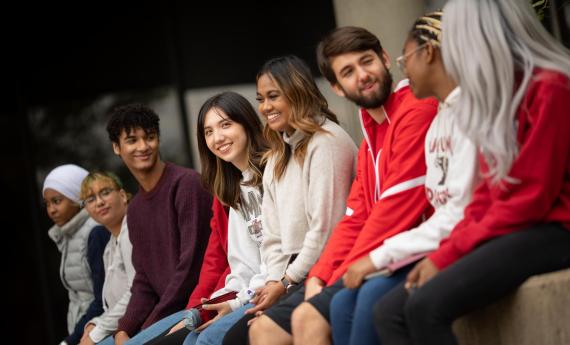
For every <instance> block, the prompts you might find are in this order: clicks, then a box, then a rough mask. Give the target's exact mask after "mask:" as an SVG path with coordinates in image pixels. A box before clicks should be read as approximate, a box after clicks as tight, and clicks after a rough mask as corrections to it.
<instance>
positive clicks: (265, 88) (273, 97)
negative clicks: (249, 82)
mask: <svg viewBox="0 0 570 345" xmlns="http://www.w3.org/2000/svg"><path fill="white" fill-rule="evenodd" d="M256 99H257V102H259V112H260V113H261V115H263V117H265V119H266V120H267V125H268V126H269V128H271V129H272V130H274V131H276V132H287V133H289V134H291V133H293V132H294V129H293V128H292V127H291V126H290V125H289V118H290V117H291V107H290V106H289V102H288V101H287V99H286V98H285V95H284V94H283V91H282V90H281V89H280V88H279V87H278V86H277V84H276V83H275V81H274V80H273V78H271V77H270V75H269V74H267V73H266V74H263V75H261V76H260V77H259V79H257V97H256Z"/></svg>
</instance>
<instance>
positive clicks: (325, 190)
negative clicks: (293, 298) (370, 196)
mask: <svg viewBox="0 0 570 345" xmlns="http://www.w3.org/2000/svg"><path fill="white" fill-rule="evenodd" d="M322 127H323V129H325V130H326V131H327V132H317V133H315V134H314V135H313V137H312V138H311V141H310V142H309V145H308V148H307V153H306V156H305V160H304V162H303V165H300V164H299V163H298V161H297V160H296V159H295V158H294V157H293V155H292V157H291V159H290V160H289V163H288V165H287V168H286V170H285V173H284V175H283V176H282V177H281V179H280V180H279V181H277V180H275V178H274V174H273V170H274V167H275V159H274V157H271V158H270V159H269V161H268V163H267V166H266V167H265V173H264V176H263V188H264V195H263V207H262V208H263V212H262V221H263V244H262V246H261V258H262V262H263V263H264V264H265V265H266V267H267V271H268V276H267V281H271V280H280V279H281V278H282V277H283V275H284V274H285V273H286V274H287V275H288V276H289V277H290V278H291V279H292V280H293V281H295V282H299V281H301V280H302V279H304V278H305V277H306V276H307V273H308V272H309V270H310V269H311V267H312V266H313V264H314V263H315V262H316V261H317V259H318V258H319V256H320V254H321V251H322V250H323V248H324V246H325V243H326V241H327V240H328V238H329V235H330V233H331V230H332V229H333V228H334V226H335V225H336V223H337V222H338V221H339V220H340V219H341V218H342V216H343V215H344V213H345V208H346V198H347V197H348V193H349V190H350V186H351V183H352V179H353V177H354V176H355V167H356V157H357V148H356V145H355V144H354V142H353V141H352V139H351V138H350V136H349V135H348V134H347V133H346V132H345V131H344V130H343V129H342V128H341V127H340V126H339V125H337V124H336V123H334V122H332V121H329V120H326V121H325V122H324V123H323V126H322ZM304 136H305V134H304V133H302V132H301V131H299V130H297V131H296V132H295V133H293V135H291V136H290V137H289V136H287V134H285V133H283V139H284V140H285V143H286V144H287V145H290V146H291V148H292V150H294V148H295V146H296V145H297V143H299V141H300V140H301V139H302V138H303V137H304ZM293 254H297V258H296V259H295V260H294V261H293V262H291V263H290V264H289V259H290V258H291V255H293Z"/></svg>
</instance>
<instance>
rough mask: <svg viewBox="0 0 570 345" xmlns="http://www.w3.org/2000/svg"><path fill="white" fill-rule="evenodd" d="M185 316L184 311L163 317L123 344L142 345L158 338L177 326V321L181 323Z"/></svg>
mask: <svg viewBox="0 0 570 345" xmlns="http://www.w3.org/2000/svg"><path fill="white" fill-rule="evenodd" d="M185 314H186V310H181V311H179V312H177V313H174V314H172V315H170V316H167V317H165V318H164V319H162V320H159V321H157V322H155V323H153V324H152V325H150V326H149V327H147V328H145V329H143V330H142V331H140V332H139V333H138V334H137V335H136V336H134V337H133V338H131V339H129V340H128V341H127V342H125V345H142V344H144V343H146V342H147V341H149V340H152V339H154V338H156V337H158V336H159V335H161V334H162V333H164V332H165V331H166V330H168V329H169V328H171V327H172V326H174V325H175V324H177V323H178V322H179V321H181V320H182V319H183V318H184V316H185Z"/></svg>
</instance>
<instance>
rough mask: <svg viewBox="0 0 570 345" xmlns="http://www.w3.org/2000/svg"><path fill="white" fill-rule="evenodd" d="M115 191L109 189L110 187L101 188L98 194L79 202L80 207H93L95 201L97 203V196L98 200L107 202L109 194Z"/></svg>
mask: <svg viewBox="0 0 570 345" xmlns="http://www.w3.org/2000/svg"><path fill="white" fill-rule="evenodd" d="M115 190H116V189H114V188H110V187H106V188H103V189H101V190H100V191H99V193H97V194H91V195H89V196H88V197H87V198H85V199H84V200H83V201H81V207H87V206H92V205H94V204H95V201H97V196H99V198H100V199H101V200H107V198H109V196H110V195H111V193H113V192H114V191H115Z"/></svg>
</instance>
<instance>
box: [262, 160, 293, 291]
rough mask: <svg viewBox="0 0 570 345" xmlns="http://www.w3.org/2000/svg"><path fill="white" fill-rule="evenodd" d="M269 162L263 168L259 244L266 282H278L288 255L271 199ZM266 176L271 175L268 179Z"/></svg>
mask: <svg viewBox="0 0 570 345" xmlns="http://www.w3.org/2000/svg"><path fill="white" fill-rule="evenodd" d="M270 163H271V159H270V162H269V163H268V164H267V165H266V166H265V175H264V176H263V202H262V207H261V209H262V211H261V219H262V220H261V222H262V224H263V230H262V233H263V242H262V244H261V262H263V264H264V265H265V267H266V268H267V277H266V282H267V281H272V280H274V281H278V280H280V279H281V278H282V277H283V274H284V273H285V269H286V268H287V264H288V260H289V257H290V256H289V255H284V254H283V250H282V242H281V228H280V226H279V212H278V211H277V205H275V200H274V197H273V194H274V193H273V192H274V190H273V189H272V180H273V178H272V177H271V176H273V165H272V164H270ZM268 175H271V176H269V177H268Z"/></svg>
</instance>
